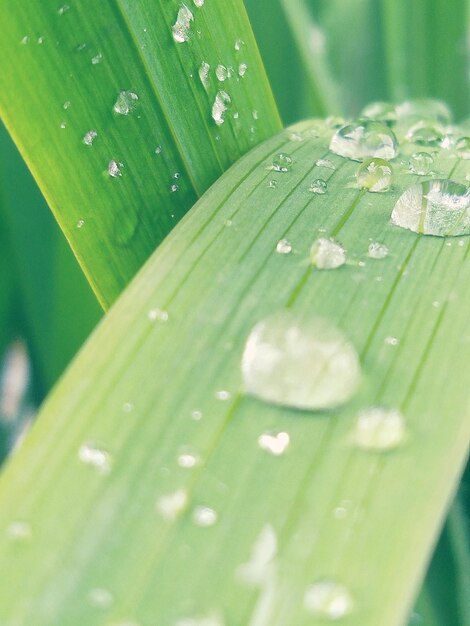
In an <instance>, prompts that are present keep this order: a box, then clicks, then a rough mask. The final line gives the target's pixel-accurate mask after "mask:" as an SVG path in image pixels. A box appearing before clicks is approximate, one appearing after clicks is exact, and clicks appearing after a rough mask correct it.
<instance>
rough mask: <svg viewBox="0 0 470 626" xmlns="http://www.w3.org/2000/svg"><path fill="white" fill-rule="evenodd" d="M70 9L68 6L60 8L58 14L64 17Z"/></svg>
mask: <svg viewBox="0 0 470 626" xmlns="http://www.w3.org/2000/svg"><path fill="white" fill-rule="evenodd" d="M69 9H70V6H69V5H68V4H63V5H62V6H61V7H59V9H58V10H57V13H58V14H59V15H63V14H64V13H67V11H68V10H69Z"/></svg>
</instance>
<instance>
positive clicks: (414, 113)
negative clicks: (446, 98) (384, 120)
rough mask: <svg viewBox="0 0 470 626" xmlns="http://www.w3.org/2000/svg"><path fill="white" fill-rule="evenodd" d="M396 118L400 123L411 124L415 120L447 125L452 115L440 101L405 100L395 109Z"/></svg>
mask: <svg viewBox="0 0 470 626" xmlns="http://www.w3.org/2000/svg"><path fill="white" fill-rule="evenodd" d="M396 112H397V117H398V120H399V121H400V122H401V123H413V121H417V120H435V121H437V122H439V123H440V124H449V123H450V122H451V119H452V114H451V112H450V110H449V107H448V106H447V105H446V104H445V103H444V102H442V101H441V100H435V99H433V98H418V99H415V100H407V101H406V102H402V103H401V104H399V105H398V106H397V107H396Z"/></svg>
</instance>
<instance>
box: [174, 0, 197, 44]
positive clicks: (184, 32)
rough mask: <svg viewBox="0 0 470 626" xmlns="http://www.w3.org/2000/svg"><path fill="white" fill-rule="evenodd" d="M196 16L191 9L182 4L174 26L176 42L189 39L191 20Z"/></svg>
mask: <svg viewBox="0 0 470 626" xmlns="http://www.w3.org/2000/svg"><path fill="white" fill-rule="evenodd" d="M193 19H194V16H193V14H192V12H191V10H190V9H189V8H188V7H187V6H186V5H185V4H183V5H181V7H180V9H179V11H178V15H177V16H176V22H175V23H174V25H173V27H172V29H171V30H172V33H173V39H174V40H175V41H176V43H184V42H185V41H188V39H189V37H190V30H191V22H192V21H193Z"/></svg>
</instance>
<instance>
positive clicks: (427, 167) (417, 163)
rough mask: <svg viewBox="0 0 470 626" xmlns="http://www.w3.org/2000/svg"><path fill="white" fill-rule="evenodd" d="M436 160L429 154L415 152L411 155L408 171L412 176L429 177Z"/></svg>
mask: <svg viewBox="0 0 470 626" xmlns="http://www.w3.org/2000/svg"><path fill="white" fill-rule="evenodd" d="M433 163H434V159H433V158H432V155H430V154H429V153H428V152H415V153H414V154H412V155H411V157H410V160H409V163H408V169H409V170H410V172H411V173H412V174H417V175H418V176H427V175H428V174H429V173H430V172H431V167H432V166H433Z"/></svg>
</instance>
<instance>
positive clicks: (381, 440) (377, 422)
mask: <svg viewBox="0 0 470 626" xmlns="http://www.w3.org/2000/svg"><path fill="white" fill-rule="evenodd" d="M405 435H406V429H405V420H404V417H403V415H402V414H401V413H400V411H398V410H396V409H385V408H383V407H371V408H369V409H365V410H363V411H361V412H360V413H359V415H358V417H357V421H356V429H355V434H354V439H355V442H356V444H357V445H358V446H359V447H360V448H363V449H365V450H378V451H382V450H392V449H393V448H396V447H397V446H399V445H400V444H401V443H402V442H403V439H404V438H405Z"/></svg>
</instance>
